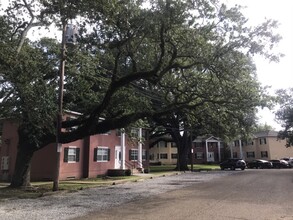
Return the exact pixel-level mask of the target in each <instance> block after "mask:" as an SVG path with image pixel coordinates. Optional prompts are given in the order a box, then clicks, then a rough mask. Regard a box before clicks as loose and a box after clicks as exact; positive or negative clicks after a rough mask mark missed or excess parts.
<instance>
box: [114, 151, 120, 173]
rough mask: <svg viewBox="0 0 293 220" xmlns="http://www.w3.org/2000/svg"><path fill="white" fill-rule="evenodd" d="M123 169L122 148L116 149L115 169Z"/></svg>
mask: <svg viewBox="0 0 293 220" xmlns="http://www.w3.org/2000/svg"><path fill="white" fill-rule="evenodd" d="M120 168H121V147H120V146H116V147H115V169H120Z"/></svg>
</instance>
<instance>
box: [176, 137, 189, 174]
mask: <svg viewBox="0 0 293 220" xmlns="http://www.w3.org/2000/svg"><path fill="white" fill-rule="evenodd" d="M178 140H180V141H179V143H177V146H178V147H177V151H178V159H177V167H176V170H181V171H185V170H189V168H188V153H189V149H190V145H189V141H188V135H187V132H184V134H183V136H181V137H180V138H178Z"/></svg>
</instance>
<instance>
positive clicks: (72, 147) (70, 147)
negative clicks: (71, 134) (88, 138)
mask: <svg viewBox="0 0 293 220" xmlns="http://www.w3.org/2000/svg"><path fill="white" fill-rule="evenodd" d="M76 148H78V147H76V146H68V155H67V158H68V159H67V160H68V161H67V163H77V162H76ZM70 149H75V161H69V151H70Z"/></svg>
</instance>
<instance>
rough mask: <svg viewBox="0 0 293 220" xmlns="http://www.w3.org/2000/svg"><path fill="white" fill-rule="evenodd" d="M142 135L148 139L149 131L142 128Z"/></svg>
mask: <svg viewBox="0 0 293 220" xmlns="http://www.w3.org/2000/svg"><path fill="white" fill-rule="evenodd" d="M142 137H143V138H144V139H145V140H146V139H148V131H147V130H145V129H142Z"/></svg>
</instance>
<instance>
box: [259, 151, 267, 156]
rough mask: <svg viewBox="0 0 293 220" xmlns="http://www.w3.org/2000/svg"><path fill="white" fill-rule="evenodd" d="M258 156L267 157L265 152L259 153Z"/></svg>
mask: <svg viewBox="0 0 293 220" xmlns="http://www.w3.org/2000/svg"><path fill="white" fill-rule="evenodd" d="M260 155H261V157H268V152H267V151H261V152H260Z"/></svg>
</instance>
